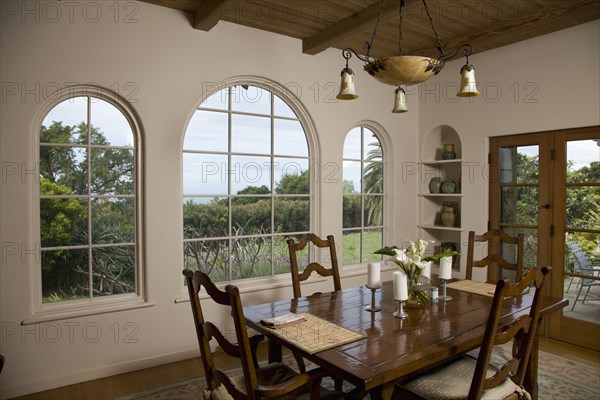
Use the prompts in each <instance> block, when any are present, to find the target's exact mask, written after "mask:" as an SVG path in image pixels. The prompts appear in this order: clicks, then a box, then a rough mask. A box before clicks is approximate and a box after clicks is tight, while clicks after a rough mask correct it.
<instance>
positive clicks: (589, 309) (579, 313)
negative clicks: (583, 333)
mask: <svg viewBox="0 0 600 400" xmlns="http://www.w3.org/2000/svg"><path fill="white" fill-rule="evenodd" d="M599 238H600V235H599V234H598V233H593V234H591V233H584V232H581V233H572V234H568V233H567V235H566V237H565V243H566V246H565V248H566V249H567V250H566V251H565V263H564V274H565V275H564V297H565V298H566V299H568V300H569V305H568V306H567V307H566V308H565V309H564V310H563V316H565V317H570V318H576V319H580V320H584V321H588V322H593V323H596V324H598V323H600V280H597V279H595V278H599V277H600V239H599ZM571 274H577V275H580V276H573V275H571Z"/></svg>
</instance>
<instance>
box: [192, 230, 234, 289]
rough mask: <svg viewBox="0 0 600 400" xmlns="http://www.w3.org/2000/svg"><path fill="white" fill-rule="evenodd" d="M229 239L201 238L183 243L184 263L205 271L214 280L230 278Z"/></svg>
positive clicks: (222, 280) (219, 280)
mask: <svg viewBox="0 0 600 400" xmlns="http://www.w3.org/2000/svg"><path fill="white" fill-rule="evenodd" d="M228 243H229V241H228V240H201V241H194V242H185V243H184V244H183V265H184V267H185V268H188V269H191V270H194V271H196V270H199V271H203V272H205V273H206V274H208V276H209V277H210V279H211V280H212V281H213V282H224V281H228V280H229V274H228V272H227V271H228V270H229V245H228Z"/></svg>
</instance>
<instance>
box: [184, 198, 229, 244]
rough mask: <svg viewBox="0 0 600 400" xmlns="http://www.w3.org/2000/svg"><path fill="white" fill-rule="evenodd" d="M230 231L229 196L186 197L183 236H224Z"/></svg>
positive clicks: (190, 237) (194, 237) (193, 237)
mask: <svg viewBox="0 0 600 400" xmlns="http://www.w3.org/2000/svg"><path fill="white" fill-rule="evenodd" d="M228 232H229V199H228V198H227V197H184V198H183V237H184V238H185V239H196V238H208V237H224V236H227V235H228Z"/></svg>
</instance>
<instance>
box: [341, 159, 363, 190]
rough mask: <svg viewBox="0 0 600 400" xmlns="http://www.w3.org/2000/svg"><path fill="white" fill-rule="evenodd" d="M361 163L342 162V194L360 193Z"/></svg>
mask: <svg viewBox="0 0 600 400" xmlns="http://www.w3.org/2000/svg"><path fill="white" fill-rule="evenodd" d="M360 167H361V163H360V162H359V161H344V171H343V174H344V193H360V192H361V191H362V185H361V171H360Z"/></svg>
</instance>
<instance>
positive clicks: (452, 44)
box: [411, 0, 600, 59]
mask: <svg viewBox="0 0 600 400" xmlns="http://www.w3.org/2000/svg"><path fill="white" fill-rule="evenodd" d="M599 13H600V3H598V2H597V0H571V1H565V2H559V3H556V4H554V5H553V6H551V7H547V8H546V9H544V11H543V12H536V13H534V14H531V15H523V16H520V18H518V19H517V20H515V21H507V22H505V23H496V24H494V25H493V26H490V27H489V28H487V29H483V30H481V31H478V32H472V33H469V34H467V35H463V36H459V37H453V38H451V39H450V40H449V41H447V42H446V43H444V48H445V49H446V51H447V52H448V53H451V52H452V50H454V49H456V48H457V47H458V46H460V45H461V44H463V43H470V44H471V45H472V46H473V52H474V53H480V52H482V51H486V50H490V49H494V48H497V47H501V46H506V45H509V44H512V43H516V42H518V41H521V40H526V39H530V38H534V37H537V36H541V35H545V34H548V33H550V32H554V31H558V30H561V29H566V28H569V27H571V26H574V25H578V24H583V23H586V22H590V21H593V20H596V19H598V14H599ZM506 32H510V33H511V34H510V38H508V39H507V35H506ZM437 53H438V51H437V48H435V47H433V46H432V47H425V48H421V49H417V50H415V51H412V52H411V54H413V55H418V56H431V55H432V54H437ZM462 56H463V54H462V52H459V53H458V54H457V55H456V56H455V57H454V59H456V58H460V57H462Z"/></svg>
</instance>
